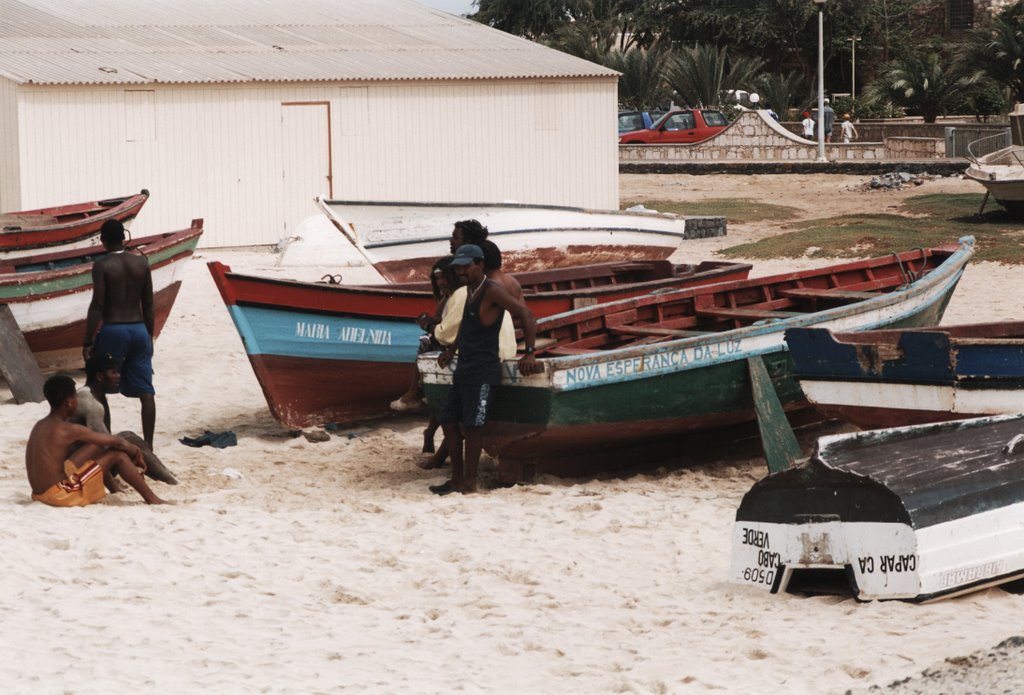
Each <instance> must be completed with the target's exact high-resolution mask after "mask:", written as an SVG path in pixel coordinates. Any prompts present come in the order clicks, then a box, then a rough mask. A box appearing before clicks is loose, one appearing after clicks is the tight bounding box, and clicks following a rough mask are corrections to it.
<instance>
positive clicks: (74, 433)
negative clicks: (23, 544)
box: [25, 374, 165, 507]
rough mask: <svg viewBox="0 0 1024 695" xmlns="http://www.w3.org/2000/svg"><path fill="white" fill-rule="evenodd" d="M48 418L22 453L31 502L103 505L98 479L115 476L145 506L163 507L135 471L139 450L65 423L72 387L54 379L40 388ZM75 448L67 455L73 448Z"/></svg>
mask: <svg viewBox="0 0 1024 695" xmlns="http://www.w3.org/2000/svg"><path fill="white" fill-rule="evenodd" d="M43 395H45V396H46V400H47V402H48V403H49V404H50V414H49V415H47V416H46V417H44V418H43V419H42V420H40V421H39V422H37V423H36V424H35V426H34V427H33V428H32V433H31V434H29V437H28V445H27V446H26V447H25V470H26V472H27V473H28V482H29V485H31V486H32V499H34V500H38V501H40V502H43V503H45V504H49V505H51V506H54V507H84V506H86V505H88V504H92V503H93V502H97V501H99V500H101V499H103V495H104V494H105V493H104V490H103V475H104V474H105V473H106V472H108V471H110V472H116V473H118V474H119V475H120V476H121V477H122V478H124V480H125V481H126V482H127V483H128V484H129V485H131V486H132V488H134V489H135V491H136V492H138V493H139V494H140V495H142V499H144V500H145V501H146V504H165V502H164V501H163V500H162V499H160V498H159V497H157V496H156V495H155V494H154V493H153V491H152V490H150V489H149V486H148V485H146V480H145V479H144V478H143V477H142V473H141V472H140V471H139V469H138V468H136V466H141V465H142V452H141V451H140V450H139V447H137V446H135V445H134V444H129V443H128V442H126V441H125V440H123V439H119V438H118V437H111V436H110V435H109V434H100V433H99V432H93V431H92V430H90V429H88V428H87V427H83V426H82V425H74V424H72V423H70V422H68V421H67V419H68V417H70V416H71V414H72V413H74V412H75V408H76V407H77V406H78V396H77V395H76V394H75V382H74V380H72V379H71V377H67V376H63V375H60V374H58V375H57V376H51V377H50V378H49V379H47V380H46V383H45V384H43ZM77 444H81V445H82V446H80V447H79V448H78V449H75V450H74V451H73V452H72V449H73V447H74V446H75V445H77Z"/></svg>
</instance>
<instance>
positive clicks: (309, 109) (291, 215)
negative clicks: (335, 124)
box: [281, 101, 334, 236]
mask: <svg viewBox="0 0 1024 695" xmlns="http://www.w3.org/2000/svg"><path fill="white" fill-rule="evenodd" d="M281 146H282V148H283V151H282V153H281V160H282V162H283V171H282V177H283V182H282V186H281V200H282V201H283V203H284V205H283V207H284V232H285V236H290V235H292V234H294V233H295V229H296V228H297V227H298V226H299V224H301V223H302V221H303V220H304V219H306V218H307V217H310V216H312V215H315V214H316V212H317V209H316V206H315V204H314V203H313V197H314V196H318V195H326V196H329V197H333V196H334V187H333V184H334V180H333V175H332V168H331V167H332V162H331V104H330V102H328V101H296V102H283V103H282V104H281Z"/></svg>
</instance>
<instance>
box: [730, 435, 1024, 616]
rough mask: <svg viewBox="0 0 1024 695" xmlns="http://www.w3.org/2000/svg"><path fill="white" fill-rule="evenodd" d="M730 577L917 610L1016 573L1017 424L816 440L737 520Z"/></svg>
mask: <svg viewBox="0 0 1024 695" xmlns="http://www.w3.org/2000/svg"><path fill="white" fill-rule="evenodd" d="M729 575H730V579H731V580H732V581H734V582H738V583H741V584H747V585H753V586H756V587H758V588H761V589H765V590H770V591H772V592H779V591H799V590H802V589H806V588H812V587H813V588H814V589H816V590H822V589H826V590H832V591H834V590H835V589H837V588H840V589H841V590H842V591H843V592H846V591H847V590H848V591H850V592H852V593H853V595H854V596H855V597H857V598H858V599H861V600H872V599H911V600H917V601H924V600H931V599H936V598H945V597H951V596H956V595H959V594H964V593H967V592H970V591H975V590H978V589H984V588H986V587H989V586H994V585H997V584H1001V583H1003V582H1007V581H1011V580H1014V579H1018V578H1020V577H1022V576H1024V418H1022V417H1021V416H1000V417H990V418H980V419H977V420H961V421H957V422H947V423H940V424H931V425H919V426H914V427H903V428H894V429H887V430H874V431H871V432H855V433H853V434H841V435H834V436H829V437H823V438H821V439H819V440H818V444H817V446H816V448H815V451H814V453H813V454H812V456H811V458H810V461H808V462H807V463H806V464H805V465H803V466H799V467H795V468H790V469H789V470H786V471H782V472H780V473H775V474H773V475H770V476H768V477H767V478H764V479H763V480H761V481H759V482H757V483H755V484H754V486H753V487H752V488H751V489H750V491H749V492H747V494H746V495H744V497H743V501H742V502H741V503H740V506H739V509H738V510H737V511H736V524H735V526H734V528H733V552H732V563H731V568H730V570H729Z"/></svg>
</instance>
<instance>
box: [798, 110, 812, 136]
mask: <svg viewBox="0 0 1024 695" xmlns="http://www.w3.org/2000/svg"><path fill="white" fill-rule="evenodd" d="M800 125H802V126H803V128H804V137H805V138H807V139H808V140H813V139H814V119H813V118H811V112H810V111H804V120H802V121H800Z"/></svg>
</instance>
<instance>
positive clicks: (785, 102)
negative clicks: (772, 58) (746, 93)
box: [756, 71, 804, 118]
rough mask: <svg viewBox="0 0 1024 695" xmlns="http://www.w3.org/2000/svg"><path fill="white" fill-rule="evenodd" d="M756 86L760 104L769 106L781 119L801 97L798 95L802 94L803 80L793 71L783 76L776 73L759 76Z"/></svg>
mask: <svg viewBox="0 0 1024 695" xmlns="http://www.w3.org/2000/svg"><path fill="white" fill-rule="evenodd" d="M756 84H757V92H758V94H759V95H760V96H761V103H762V104H768V105H770V106H771V107H772V108H773V109H774V110H775V111H776V112H777V113H779V114H780V115H781V116H782V117H783V118H785V117H786V112H787V111H788V110H789V109H790V108H791V107H792V106H793V105H795V104H796V103H797V101H799V100H800V98H801V97H799V96H798V95H802V94H803V93H804V90H803V88H802V85H803V78H802V77H800V74H799V73H797V72H795V71H793V72H787V73H786V74H785V75H783V74H780V73H777V72H773V73H768V74H765V75H761V78H760V79H759V80H758V81H757V83H756Z"/></svg>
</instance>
